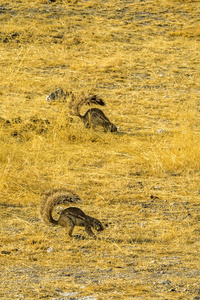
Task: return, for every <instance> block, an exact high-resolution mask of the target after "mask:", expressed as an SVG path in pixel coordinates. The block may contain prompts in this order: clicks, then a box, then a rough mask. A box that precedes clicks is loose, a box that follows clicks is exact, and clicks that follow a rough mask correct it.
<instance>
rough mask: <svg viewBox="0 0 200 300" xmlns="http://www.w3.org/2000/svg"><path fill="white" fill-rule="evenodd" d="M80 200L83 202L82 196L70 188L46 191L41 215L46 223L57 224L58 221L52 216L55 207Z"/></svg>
mask: <svg viewBox="0 0 200 300" xmlns="http://www.w3.org/2000/svg"><path fill="white" fill-rule="evenodd" d="M78 202H79V203H80V202H82V200H81V198H80V197H79V196H77V195H76V194H75V193H74V192H72V191H70V190H67V189H64V188H61V189H59V188H58V189H52V190H48V191H46V192H44V199H43V201H42V204H41V210H40V215H41V217H42V219H43V221H44V222H45V223H52V224H57V223H58V222H57V221H56V220H55V219H53V217H52V211H53V209H54V207H56V206H58V205H62V204H69V203H78Z"/></svg>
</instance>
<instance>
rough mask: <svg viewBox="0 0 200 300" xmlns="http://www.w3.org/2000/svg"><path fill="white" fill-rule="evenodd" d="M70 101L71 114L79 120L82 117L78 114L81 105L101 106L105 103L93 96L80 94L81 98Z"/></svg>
mask: <svg viewBox="0 0 200 300" xmlns="http://www.w3.org/2000/svg"><path fill="white" fill-rule="evenodd" d="M72 101H73V102H74V103H73V104H71V108H72V110H73V114H74V115H75V116H78V117H79V118H82V117H83V116H82V115H81V114H80V109H81V107H82V106H83V105H85V104H86V105H90V104H97V105H101V106H104V105H105V102H104V101H103V100H102V99H101V98H100V97H99V96H97V95H93V94H89V95H85V94H83V93H82V94H81V96H79V97H75V98H74V99H73V100H72Z"/></svg>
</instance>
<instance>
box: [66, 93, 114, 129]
mask: <svg viewBox="0 0 200 300" xmlns="http://www.w3.org/2000/svg"><path fill="white" fill-rule="evenodd" d="M92 103H94V104H98V105H101V106H104V105H105V103H104V101H103V100H102V99H101V98H100V97H98V96H96V95H88V96H85V95H84V94H82V95H81V96H80V97H79V98H78V99H75V100H74V103H73V104H72V105H71V107H72V109H73V114H74V115H75V116H78V117H79V118H81V119H82V121H83V123H84V125H85V127H86V128H91V127H92V128H95V127H96V126H102V127H103V128H104V131H110V132H114V131H117V127H116V126H115V125H114V124H112V123H111V122H110V120H109V119H108V118H107V117H106V116H105V114H104V113H103V112H102V110H100V109H98V108H90V109H88V110H87V111H86V113H85V114H84V115H81V114H80V108H81V107H82V106H83V105H84V104H88V105H90V104H92Z"/></svg>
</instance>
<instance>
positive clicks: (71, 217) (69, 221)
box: [40, 188, 104, 237]
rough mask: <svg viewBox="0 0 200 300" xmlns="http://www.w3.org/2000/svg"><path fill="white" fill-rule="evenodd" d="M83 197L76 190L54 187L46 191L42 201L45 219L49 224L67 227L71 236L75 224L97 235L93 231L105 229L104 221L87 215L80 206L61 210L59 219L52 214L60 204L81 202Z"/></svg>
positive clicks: (90, 233) (42, 214)
mask: <svg viewBox="0 0 200 300" xmlns="http://www.w3.org/2000/svg"><path fill="white" fill-rule="evenodd" d="M80 202H82V200H81V198H80V197H79V196H77V195H76V194H75V193H74V192H72V191H70V190H67V189H64V188H63V189H53V190H48V191H46V192H45V193H44V199H43V201H42V205H41V209H40V214H41V217H42V219H43V221H44V222H45V223H47V224H54V225H60V226H63V227H65V228H66V230H67V234H68V235H69V236H70V237H71V236H72V232H73V229H74V227H75V226H81V227H84V228H85V231H86V232H87V234H89V235H90V236H95V234H94V233H93V231H92V228H94V229H95V230H96V231H102V230H104V227H103V225H102V223H101V222H100V221H99V220H97V219H95V218H93V217H90V216H88V215H86V214H85V213H84V212H83V211H82V210H81V209H80V208H78V207H68V208H66V209H63V210H61V213H60V216H59V218H58V220H56V219H54V218H53V216H52V212H53V209H54V208H55V207H57V206H59V205H62V204H63V205H64V204H68V205H69V204H70V203H80Z"/></svg>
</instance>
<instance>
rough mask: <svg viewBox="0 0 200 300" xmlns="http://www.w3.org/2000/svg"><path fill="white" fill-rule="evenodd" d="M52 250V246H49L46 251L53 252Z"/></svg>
mask: <svg viewBox="0 0 200 300" xmlns="http://www.w3.org/2000/svg"><path fill="white" fill-rule="evenodd" d="M54 251H55V250H54V248H53V247H49V248H48V249H47V253H50V252H54Z"/></svg>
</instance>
